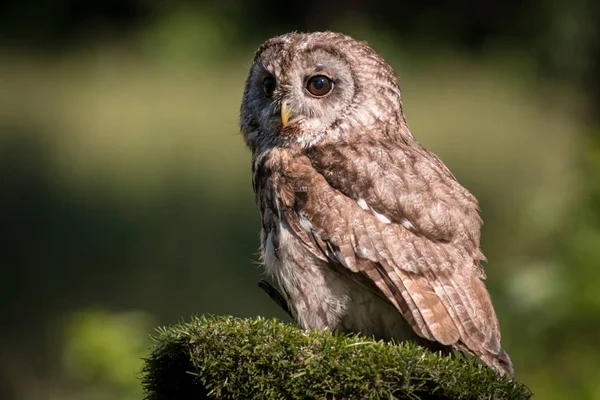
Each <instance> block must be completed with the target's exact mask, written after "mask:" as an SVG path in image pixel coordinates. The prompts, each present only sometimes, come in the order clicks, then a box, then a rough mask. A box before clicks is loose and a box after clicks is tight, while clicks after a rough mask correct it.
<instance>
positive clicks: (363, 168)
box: [275, 143, 511, 373]
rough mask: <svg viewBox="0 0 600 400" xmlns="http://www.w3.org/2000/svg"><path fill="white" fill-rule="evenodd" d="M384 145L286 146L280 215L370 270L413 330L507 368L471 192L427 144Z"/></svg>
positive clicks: (355, 267) (343, 260)
mask: <svg viewBox="0 0 600 400" xmlns="http://www.w3.org/2000/svg"><path fill="white" fill-rule="evenodd" d="M383 146H386V144H385V143H384V144H382V145H381V146H378V145H377V144H376V143H374V144H371V145H370V146H369V148H368V149H367V148H366V147H367V146H365V147H361V148H360V150H359V149H358V148H352V147H343V146H338V147H337V148H336V149H333V148H332V149H327V148H322V149H313V150H311V152H309V153H307V154H306V155H302V156H297V157H293V158H290V157H288V156H285V157H284V160H283V162H284V163H285V165H282V166H281V167H282V170H284V171H285V172H284V174H283V175H282V176H281V178H280V180H278V182H277V184H278V188H275V189H278V191H279V198H280V204H278V207H279V210H280V213H281V214H282V215H281V216H282V218H283V220H284V221H286V222H287V223H288V224H289V226H291V227H292V230H293V231H294V232H295V233H296V234H297V235H298V236H299V237H301V238H303V242H304V243H305V245H306V246H311V247H313V248H312V249H311V251H313V252H314V251H315V250H316V248H318V249H319V250H320V251H321V252H322V254H325V255H326V256H327V257H328V258H329V259H331V260H333V261H335V262H337V263H339V264H341V265H343V266H345V267H346V268H348V269H349V270H351V271H353V272H356V273H362V274H364V275H366V276H367V277H368V278H369V280H371V281H372V282H373V283H374V284H375V285H376V286H377V288H378V289H379V290H380V291H381V292H382V293H383V294H384V295H385V296H386V297H387V299H388V300H389V301H390V302H391V303H392V304H393V305H394V306H395V307H396V308H397V309H398V310H399V311H400V312H401V313H402V315H403V316H404V317H405V318H406V320H407V321H408V322H409V323H410V324H411V326H412V327H413V329H414V330H415V332H416V333H417V334H419V335H420V336H422V337H425V338H427V339H429V340H435V341H438V342H440V343H442V344H445V345H454V346H455V347H457V348H459V349H462V350H466V351H469V352H471V353H473V354H475V355H477V356H479V357H480V358H481V359H482V360H483V361H485V362H486V363H487V364H488V365H490V366H492V367H493V368H495V369H496V370H498V371H499V372H501V373H502V372H510V371H511V367H510V360H509V359H508V356H507V355H506V353H505V352H504V351H503V350H502V349H501V347H500V331H499V327H498V321H497V318H496V315H495V312H494V309H493V307H492V304H491V301H490V298H489V295H488V293H487V291H486V289H485V286H484V285H483V282H482V280H481V279H482V278H483V273H482V271H481V268H480V266H479V260H480V259H481V257H482V255H480V254H481V253H480V252H479V249H478V244H479V226H480V224H481V221H480V219H479V216H478V215H477V205H476V202H475V200H474V198H473V196H471V195H470V194H468V192H467V191H466V190H465V189H463V188H462V187H461V186H460V185H458V183H456V181H455V179H454V177H452V175H451V174H450V173H449V172H448V170H447V169H446V168H445V167H443V164H441V162H439V160H437V158H435V157H433V158H429V157H430V156H429V155H428V153H426V152H423V153H419V152H421V151H423V150H422V149H419V150H418V152H417V153H416V154H415V153H411V152H410V151H409V150H408V149H403V148H399V147H394V146H393V145H391V144H388V146H390V148H385V147H383ZM365 153H369V154H370V158H365ZM375 155H377V156H375ZM307 235H308V236H310V237H312V243H309V241H308V240H307V239H306V238H307Z"/></svg>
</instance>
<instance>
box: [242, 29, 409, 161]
mask: <svg viewBox="0 0 600 400" xmlns="http://www.w3.org/2000/svg"><path fill="white" fill-rule="evenodd" d="M403 123H404V117H403V116H402V110H401V97H400V89H399V87H398V83H397V80H396V76H395V74H394V71H393V70H392V68H391V67H390V66H389V65H388V64H386V62H385V61H384V60H383V59H382V58H381V56H379V54H377V53H376V52H375V51H374V50H372V49H371V48H370V47H369V46H368V45H367V44H366V43H364V42H359V41H357V40H354V39H352V38H350V37H348V36H345V35H342V34H340V33H334V32H315V33H310V34H304V33H289V34H285V35H282V36H278V37H275V38H272V39H269V40H267V41H266V42H265V43H264V44H263V45H262V46H261V47H260V48H259V49H258V51H257V52H256V55H255V57H254V60H253V62H252V67H251V69H250V74H249V76H248V79H247V81H246V86H245V90H244V97H243V101H242V107H241V118H240V125H241V130H242V133H243V135H244V138H245V140H246V143H247V144H248V145H249V146H250V147H251V148H253V149H256V148H264V147H269V146H285V145H294V144H295V145H300V146H302V147H308V146H311V145H314V144H316V143H319V142H320V141H322V140H324V139H327V138H329V139H331V140H338V139H339V140H343V139H344V136H350V135H352V134H358V131H359V130H360V131H362V132H363V133H364V132H365V130H367V131H368V130H371V131H375V130H378V131H379V134H383V135H385V134H386V133H385V131H386V130H390V131H398V127H399V125H402V124H403ZM392 126H393V127H394V128H391V127H392ZM353 128H360V129H353Z"/></svg>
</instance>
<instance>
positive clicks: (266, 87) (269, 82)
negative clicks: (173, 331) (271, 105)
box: [263, 76, 277, 97]
mask: <svg viewBox="0 0 600 400" xmlns="http://www.w3.org/2000/svg"><path fill="white" fill-rule="evenodd" d="M276 86H277V82H275V78H273V77H272V76H267V77H266V78H265V80H264V81H263V92H265V96H267V97H271V96H272V95H273V91H274V90H275V87H276Z"/></svg>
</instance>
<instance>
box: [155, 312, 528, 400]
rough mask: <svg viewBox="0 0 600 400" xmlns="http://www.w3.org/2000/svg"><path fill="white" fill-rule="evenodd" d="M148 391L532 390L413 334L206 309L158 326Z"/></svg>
mask: <svg viewBox="0 0 600 400" xmlns="http://www.w3.org/2000/svg"><path fill="white" fill-rule="evenodd" d="M143 385H144V388H145V391H146V399H148V400H166V399H169V400H173V399H182V400H188V399H190V400H191V399H252V398H257V399H393V398H396V399H529V398H531V396H532V395H531V392H530V391H529V389H527V387H525V386H524V385H522V384H520V383H517V382H515V381H508V380H506V379H498V378H497V377H496V375H495V374H494V372H492V371H491V370H489V369H488V368H486V367H484V366H483V365H481V364H479V363H477V362H476V361H475V360H473V359H467V358H466V357H444V356H441V355H439V354H435V353H432V352H430V351H427V350H425V349H423V348H421V347H418V346H415V345H413V344H410V343H406V344H401V345H396V344H389V343H383V342H376V341H373V340H371V339H367V338H364V337H361V336H357V335H340V334H332V333H330V332H305V331H303V330H300V329H298V328H297V327H294V326H292V325H289V324H285V323H282V322H279V321H277V320H265V319H262V318H257V319H238V318H232V317H201V318H193V319H192V321H191V322H188V323H182V324H179V325H175V326H172V327H170V328H166V329H161V330H160V331H159V334H158V336H157V337H156V343H155V345H154V348H153V349H152V352H151V354H150V356H149V358H148V359H147V360H146V364H145V367H144V371H143Z"/></svg>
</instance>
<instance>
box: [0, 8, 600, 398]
mask: <svg viewBox="0 0 600 400" xmlns="http://www.w3.org/2000/svg"><path fill="white" fill-rule="evenodd" d="M598 21H600V3H598V2H597V1H594V0H554V1H552V2H547V1H542V0H526V1H516V0H504V1H487V2H474V1H441V0H430V1H426V2H409V1H405V0H402V1H392V0H390V1H385V0H373V1H361V0H352V1H346V2H343V3H342V2H338V1H335V0H323V1H317V0H304V1H299V0H291V1H288V2H281V1H273V0H248V1H241V0H219V1H204V2H185V1H157V0H103V1H101V0H88V1H87V2H84V1H76V0H55V1H16V0H11V1H4V2H2V4H1V5H0V229H1V231H0V232H1V236H0V239H1V240H0V268H1V269H0V272H1V274H0V398H1V399H6V400H13V399H19V400H21V399H26V400H29V399H33V400H38V399H65V400H69V399H98V400H100V399H126V400H127V399H139V398H141V396H142V393H141V387H140V381H139V378H140V375H139V371H140V368H141V363H142V361H141V358H142V357H144V355H145V354H146V351H147V348H148V346H149V345H150V343H151V339H150V335H151V334H152V333H153V332H154V328H155V327H157V326H160V325H165V324H170V323H174V322H177V321H179V320H181V319H183V318H186V317H189V316H190V315H191V314H203V313H213V314H230V315H235V316H242V317H250V316H257V315H262V316H266V317H272V316H275V317H279V318H285V316H284V315H283V314H282V313H281V312H280V311H279V310H278V309H277V307H276V306H275V305H274V304H273V303H271V302H270V300H269V299H268V298H267V297H266V295H264V294H263V293H262V292H261V291H260V290H259V289H258V288H257V286H256V282H257V281H258V280H259V279H260V278H261V276H262V275H261V269H260V267H259V266H258V265H257V263H256V260H257V256H256V251H257V248H258V230H259V220H258V213H257V211H256V209H255V205H254V200H253V195H252V190H251V184H250V164H249V160H250V155H249V152H248V151H247V150H246V149H245V148H244V145H243V140H242V138H241V137H240V135H239V132H238V127H237V118H238V111H239V103H240V98H241V94H242V86H243V82H244V79H245V76H246V73H247V69H248V66H249V63H250V60H251V59H252V56H253V53H254V51H255V49H256V48H257V47H258V46H259V45H260V44H261V43H262V42H263V41H264V40H266V39H267V38H268V37H270V36H273V35H276V34H279V33H284V32H287V31H290V30H323V29H331V30H340V31H343V32H345V33H348V34H351V35H353V36H355V37H357V38H360V39H363V40H368V41H369V42H370V43H371V44H372V45H373V47H374V48H375V49H376V50H378V51H379V52H380V53H382V54H383V55H384V57H385V58H386V60H388V62H390V64H392V66H393V67H394V68H395V69H396V71H397V72H398V74H399V76H400V81H401V85H402V87H403V90H404V104H405V111H406V114H407V116H408V120H409V124H410V126H411V128H412V130H413V132H414V133H415V135H416V136H417V137H418V138H419V140H420V141H421V142H422V143H424V144H425V145H426V146H427V147H429V148H430V149H431V150H433V151H434V152H436V153H437V154H439V155H440V156H441V157H442V159H443V160H444V161H445V162H446V163H447V164H448V165H449V166H450V168H451V169H452V170H453V172H454V173H455V175H456V176H457V177H458V178H459V180H460V181H461V182H462V183H463V184H464V185H465V186H466V187H467V188H469V189H470V190H471V191H473V192H474V194H475V195H476V196H477V197H478V198H479V199H480V203H481V207H482V210H483V212H482V213H483V218H484V220H485V226H484V230H483V241H482V243H483V248H484V252H485V253H486V255H487V256H488V258H489V262H488V264H487V272H488V276H489V279H488V286H489V289H490V291H491V293H492V297H493V300H494V304H495V306H496V309H497V312H498V315H499V318H500V322H501V327H502V331H503V343H504V346H505V347H506V349H507V350H508V351H509V353H510V354H511V356H512V358H513V360H514V363H515V369H516V372H517V377H518V378H519V379H520V380H521V381H523V382H524V383H526V384H527V385H529V386H530V388H531V389H532V390H533V391H534V392H535V393H536V394H537V398H540V399H600V346H599V345H598V341H599V340H600V113H599V111H600V110H599V106H600V23H599V22H598Z"/></svg>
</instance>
